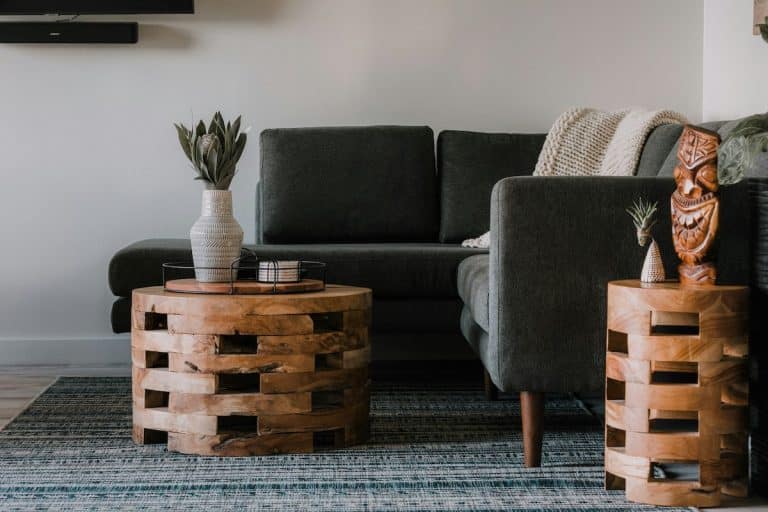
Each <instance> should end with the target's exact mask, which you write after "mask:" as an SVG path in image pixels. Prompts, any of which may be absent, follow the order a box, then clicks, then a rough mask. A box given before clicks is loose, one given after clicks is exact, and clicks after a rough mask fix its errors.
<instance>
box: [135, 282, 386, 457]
mask: <svg viewBox="0 0 768 512" xmlns="http://www.w3.org/2000/svg"><path fill="white" fill-rule="evenodd" d="M133 296H134V303H133V308H134V309H133V312H132V318H133V320H132V322H133V331H132V335H131V345H132V346H131V357H132V361H133V370H132V374H133V407H134V410H133V418H134V428H133V438H134V441H135V442H136V443H139V444H144V443H157V442H166V440H167V442H168V447H169V449H170V450H173V451H178V452H181V453H188V454H198V455H211V456H213V455H215V456H248V455H268V454H273V453H303V452H309V451H313V450H314V449H315V442H316V439H315V435H314V434H315V433H317V432H325V431H330V432H331V434H330V437H331V440H332V442H333V446H335V447H339V448H341V447H346V446H350V445H352V444H358V443H362V442H365V441H366V440H367V438H368V432H369V427H368V412H369V403H370V388H369V380H368V365H369V362H370V342H369V337H368V324H369V322H370V318H371V315H370V298H371V293H370V290H367V289H363V288H352V287H340V286H329V287H328V288H327V289H326V290H325V291H323V292H317V293H312V294H309V293H297V294H291V295H270V296H263V295H240V296H234V295H195V294H183V293H182V294H173V293H170V292H166V291H164V290H163V289H162V288H148V289H141V290H135V291H134V295H133Z"/></svg>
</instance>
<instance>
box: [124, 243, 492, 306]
mask: <svg viewBox="0 0 768 512" xmlns="http://www.w3.org/2000/svg"><path fill="white" fill-rule="evenodd" d="M247 247H248V248H249V249H254V250H255V251H256V252H257V254H258V255H259V256H260V257H261V258H269V259H282V260H296V259H304V260H317V261H323V262H325V263H327V264H328V276H327V277H328V282H331V283H342V284H348V285H353V286H365V287H368V288H372V289H373V292H374V295H375V296H377V297H435V298H452V297H454V298H455V297H458V294H457V292H456V271H457V269H458V267H459V263H461V261H462V260H464V259H465V258H467V257H468V256H472V255H474V254H482V253H485V252H487V250H485V249H467V248H464V247H460V246H459V245H451V244H439V243H380V244H301V245H256V246H253V245H250V246H247ZM191 258H192V253H191V249H190V244H189V240H168V239H159V240H145V241H142V242H137V243H135V244H133V245H130V246H128V247H126V248H125V249H123V250H121V251H119V252H118V253H117V254H116V255H115V256H114V258H113V259H112V262H111V263H110V267H109V283H110V287H111V289H112V292H113V293H114V294H115V295H117V296H118V297H128V296H129V295H130V293H131V290H133V289H134V288H140V287H143V286H154V285H159V284H162V267H161V265H162V264H163V263H164V262H168V261H184V260H186V261H190V260H191Z"/></svg>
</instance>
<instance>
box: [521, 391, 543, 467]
mask: <svg viewBox="0 0 768 512" xmlns="http://www.w3.org/2000/svg"><path fill="white" fill-rule="evenodd" d="M520 412H521V414H522V417H523V454H524V458H525V467H527V468H537V467H539V466H541V444H542V440H543V439H544V393H539V392H531V391H522V392H521V393H520Z"/></svg>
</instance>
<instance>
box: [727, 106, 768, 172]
mask: <svg viewBox="0 0 768 512" xmlns="http://www.w3.org/2000/svg"><path fill="white" fill-rule="evenodd" d="M766 151H768V115H765V114H757V115H754V116H750V117H747V118H745V119H744V120H742V121H741V122H739V123H738V124H737V125H736V126H735V127H734V128H733V130H731V132H730V133H729V134H728V136H727V137H726V138H725V140H723V142H722V143H721V144H720V148H719V149H718V151H717V162H718V163H717V179H718V181H719V183H720V185H732V184H734V183H738V182H739V181H741V180H742V179H744V176H745V174H746V172H747V171H748V170H749V169H751V168H752V167H753V166H754V165H755V162H756V159H757V157H758V156H759V155H760V154H761V153H764V152H766Z"/></svg>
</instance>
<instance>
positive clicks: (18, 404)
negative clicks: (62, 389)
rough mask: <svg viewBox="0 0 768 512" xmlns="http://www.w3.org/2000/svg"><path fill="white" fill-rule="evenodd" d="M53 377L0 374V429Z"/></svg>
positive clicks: (49, 382) (52, 379) (51, 380)
mask: <svg viewBox="0 0 768 512" xmlns="http://www.w3.org/2000/svg"><path fill="white" fill-rule="evenodd" d="M54 379H55V377H50V376H48V377H39V376H31V375H2V374H0V429H2V428H3V427H5V426H6V425H7V424H8V422H10V421H11V420H12V419H13V418H14V417H16V415H17V414H19V413H20V412H21V411H23V410H24V409H25V408H26V407H27V405H29V403H30V402H31V401H32V400H34V399H35V397H37V395H39V394H40V393H41V392H42V391H43V390H44V389H45V388H47V387H48V386H49V385H50V384H51V382H53V381H54Z"/></svg>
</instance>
